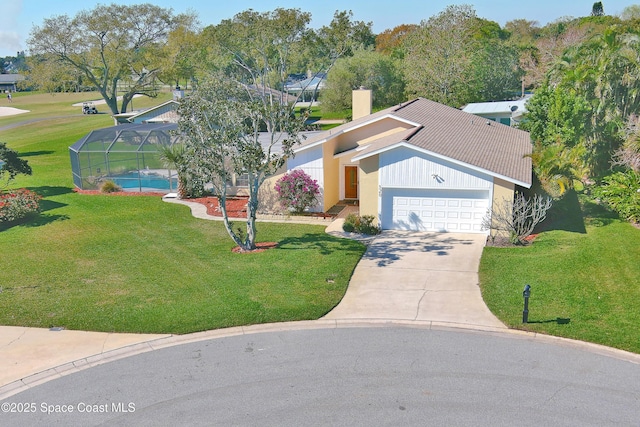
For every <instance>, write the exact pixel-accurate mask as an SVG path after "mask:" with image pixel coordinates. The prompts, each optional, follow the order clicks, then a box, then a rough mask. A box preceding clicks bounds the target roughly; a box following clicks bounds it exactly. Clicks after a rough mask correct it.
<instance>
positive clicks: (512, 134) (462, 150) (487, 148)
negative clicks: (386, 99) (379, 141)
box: [394, 98, 532, 185]
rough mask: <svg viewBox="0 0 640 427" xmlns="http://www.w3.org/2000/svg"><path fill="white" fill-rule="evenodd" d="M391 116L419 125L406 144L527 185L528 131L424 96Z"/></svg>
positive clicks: (528, 165) (529, 145) (529, 152)
mask: <svg viewBox="0 0 640 427" xmlns="http://www.w3.org/2000/svg"><path fill="white" fill-rule="evenodd" d="M394 115H396V116H398V117H401V118H404V119H407V120H411V121H414V122H417V123H421V124H422V125H423V127H422V128H421V129H420V130H419V131H418V132H416V134H415V135H413V136H411V137H410V138H409V139H408V142H409V143H410V144H413V145H415V146H417V147H420V148H422V149H425V150H427V151H431V152H434V153H437V154H440V155H443V156H445V157H449V158H452V159H455V160H458V161H461V162H464V163H468V164H470V165H473V166H477V167H479V168H482V169H486V170H487V171H490V172H494V173H496V174H499V175H502V176H505V177H508V178H512V179H514V180H517V181H520V182H522V183H525V184H529V185H530V184H531V178H532V175H531V157H529V155H530V154H531V150H532V145H531V140H530V137H529V133H528V132H524V131H522V130H519V129H515V128H512V127H509V126H506V125H502V124H500V123H497V122H494V121H490V120H489V121H487V120H486V119H482V118H479V117H478V116H476V115H473V114H469V113H465V112H464V111H460V110H458V109H456V108H452V107H448V106H446V105H442V104H439V103H437V102H433V101H430V100H428V99H424V98H418V99H416V100H414V101H412V102H410V103H408V104H405V105H404V106H402V107H400V108H398V109H397V110H396V111H395V112H394Z"/></svg>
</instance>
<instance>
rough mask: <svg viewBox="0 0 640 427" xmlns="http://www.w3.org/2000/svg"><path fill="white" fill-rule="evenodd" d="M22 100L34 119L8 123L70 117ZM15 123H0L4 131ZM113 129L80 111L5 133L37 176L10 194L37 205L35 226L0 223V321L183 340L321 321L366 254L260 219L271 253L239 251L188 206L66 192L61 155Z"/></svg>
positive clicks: (314, 230) (55, 105)
mask: <svg viewBox="0 0 640 427" xmlns="http://www.w3.org/2000/svg"><path fill="white" fill-rule="evenodd" d="M85 96H86V95H85ZM34 97H36V98H42V99H44V101H51V97H50V95H34ZM18 98H19V97H16V98H14V100H15V101H14V105H13V106H15V107H17V108H24V106H27V105H29V106H34V107H33V108H32V109H33V110H39V111H40V112H39V113H38V114H35V113H34V114H33V115H32V114H31V113H28V114H22V115H20V116H14V117H20V118H21V120H30V119H32V118H42V117H51V116H56V115H58V114H59V113H58V112H56V111H55V110H66V111H68V112H71V111H72V109H69V108H68V105H67V104H68V103H69V102H71V101H73V102H76V101H77V98H76V96H75V95H73V96H69V95H57V96H56V97H53V98H55V99H56V100H57V101H56V102H53V101H51V102H52V104H51V105H50V107H49V108H45V107H37V108H35V106H36V105H40V104H39V103H38V102H37V101H34V99H33V98H29V97H28V96H24V97H23V98H22V99H20V102H18ZM90 99H91V98H90ZM61 100H64V102H62V101H61ZM80 100H81V99H80ZM140 102H142V101H140ZM25 109H31V108H25ZM73 111H74V112H73V113H72V114H75V110H73ZM14 122H15V118H0V127H2V126H3V125H5V124H10V123H14ZM112 124H113V121H112V119H111V118H110V117H109V116H108V115H106V114H104V115H102V114H99V115H95V116H94V115H90V116H82V115H77V116H76V117H67V118H57V119H53V120H44V121H37V122H33V123H31V124H27V125H22V126H19V127H15V128H11V129H9V130H4V131H2V133H1V134H0V140H1V141H3V142H7V144H8V145H9V147H11V148H13V149H15V150H17V151H18V152H19V153H20V154H21V155H23V156H24V158H25V159H27V160H28V161H29V164H30V165H31V166H32V168H33V175H32V176H28V177H20V178H19V179H17V180H16V181H15V182H13V183H12V185H11V187H26V188H29V189H31V190H34V191H36V192H38V193H40V194H41V195H42V196H43V197H44V199H43V201H42V213H41V214H40V215H39V216H38V217H37V218H35V219H33V220H31V221H28V222H25V223H23V224H19V225H12V226H6V225H4V226H0V260H1V262H0V324H2V325H20V326H37V327H51V326H61V327H65V328H68V329H84V330H94V331H117V332H148V333H152V332H155V333H187V332H194V331H200V330H205V329H215V328H222V327H228V326H236V325H247V324H253V323H262V322H278V321H289V320H303V319H316V318H318V317H320V316H322V315H323V314H325V313H327V312H328V311H329V310H330V309H331V308H333V307H334V306H335V305H336V304H337V303H338V302H339V301H340V299H341V298H342V296H343V295H344V292H345V290H346V287H347V285H348V282H349V279H350V277H351V274H352V272H353V269H354V268H355V265H356V263H357V262H358V260H359V259H360V257H361V255H362V253H363V252H364V246H363V245H361V244H360V243H357V242H354V241H350V240H344V239H337V238H333V237H330V236H328V235H327V234H326V233H324V227H322V226H312V225H295V224H271V223H269V224H266V223H265V224H262V223H261V224H259V225H258V227H259V228H258V241H262V242H270V241H273V242H278V247H277V248H275V249H269V250H267V251H265V252H262V253H253V254H235V253H232V252H231V249H232V248H233V246H234V245H233V242H232V241H231V240H230V238H229V237H228V235H227V234H226V232H225V230H224V228H223V226H222V223H221V222H219V221H207V220H199V219H195V218H193V217H192V215H191V213H190V210H189V209H188V208H187V207H185V206H181V205H175V204H168V203H164V202H162V201H161V200H160V198H159V197H149V196H132V197H122V196H102V195H97V196H90V195H81V194H77V193H75V192H73V191H72V188H73V185H72V179H71V167H70V163H69V152H68V147H69V146H70V145H71V144H73V143H74V142H75V141H76V140H78V139H79V138H80V137H82V136H83V135H85V134H86V133H87V132H89V131H90V130H92V129H96V128H100V127H105V126H111V125H112ZM240 225H241V224H238V226H240Z"/></svg>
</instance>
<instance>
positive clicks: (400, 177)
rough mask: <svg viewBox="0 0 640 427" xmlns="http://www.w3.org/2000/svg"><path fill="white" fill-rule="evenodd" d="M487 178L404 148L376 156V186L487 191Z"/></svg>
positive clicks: (489, 184) (488, 187)
mask: <svg viewBox="0 0 640 427" xmlns="http://www.w3.org/2000/svg"><path fill="white" fill-rule="evenodd" d="M492 183H493V179H492V177H491V176H489V175H486V174H482V173H480V172H477V171H474V170H472V169H467V168H464V167H462V166H459V165H456V164H454V163H452V162H448V161H446V160H442V159H438V158H436V157H434V156H429V155H428V154H425V153H420V152H418V151H415V150H412V149H410V148H407V147H399V148H396V149H393V150H390V151H386V152H384V153H381V154H380V186H381V187H395V188H423V189H438V188H448V189H465V190H470V189H490V188H491V186H492Z"/></svg>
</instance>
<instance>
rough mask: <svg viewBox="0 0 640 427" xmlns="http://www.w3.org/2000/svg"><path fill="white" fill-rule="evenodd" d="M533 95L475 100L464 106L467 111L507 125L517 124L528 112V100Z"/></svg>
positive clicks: (463, 109)
mask: <svg viewBox="0 0 640 427" xmlns="http://www.w3.org/2000/svg"><path fill="white" fill-rule="evenodd" d="M532 96H533V95H525V96H524V97H522V98H519V99H516V100H513V101H496V102H475V103H471V104H467V105H465V106H464V108H462V111H464V112H465V113H471V114H475V115H476V116H480V117H484V118H485V119H489V120H493V121H494V122H498V123H502V124H503V125H507V126H515V125H517V124H518V123H520V121H521V120H522V116H523V115H524V114H525V113H526V112H527V102H528V101H529V99H531V97H532Z"/></svg>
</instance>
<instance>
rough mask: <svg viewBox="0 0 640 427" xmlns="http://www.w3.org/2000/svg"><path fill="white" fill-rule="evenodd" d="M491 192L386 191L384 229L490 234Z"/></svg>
mask: <svg viewBox="0 0 640 427" xmlns="http://www.w3.org/2000/svg"><path fill="white" fill-rule="evenodd" d="M489 205H490V195H489V191H482V190H480V191H473V190H471V191H467V190H421V189H384V190H383V191H382V212H381V223H382V228H383V229H392V230H414V231H437V232H459V233H460V232H462V233H487V232H488V231H487V230H483V229H482V219H483V218H484V216H485V215H486V214H487V209H488V208H489Z"/></svg>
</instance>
